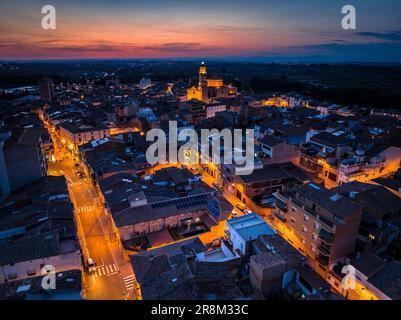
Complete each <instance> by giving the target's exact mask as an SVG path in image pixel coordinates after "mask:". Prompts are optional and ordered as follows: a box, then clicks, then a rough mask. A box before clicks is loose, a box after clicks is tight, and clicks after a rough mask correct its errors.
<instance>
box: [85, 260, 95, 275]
mask: <svg viewBox="0 0 401 320" xmlns="http://www.w3.org/2000/svg"><path fill="white" fill-rule="evenodd" d="M86 267H87V268H88V271H89V272H92V271H95V270H96V263H95V261H93V259H92V258H88V261H87V262H86Z"/></svg>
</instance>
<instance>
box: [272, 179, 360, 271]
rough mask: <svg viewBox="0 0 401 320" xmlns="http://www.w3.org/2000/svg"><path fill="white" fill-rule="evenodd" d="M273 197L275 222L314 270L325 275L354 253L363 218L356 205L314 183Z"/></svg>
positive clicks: (281, 192)
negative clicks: (286, 232) (285, 231)
mask: <svg viewBox="0 0 401 320" xmlns="http://www.w3.org/2000/svg"><path fill="white" fill-rule="evenodd" d="M276 197H277V201H276V209H277V210H276V211H275V212H274V215H275V219H277V220H278V221H280V223H281V224H282V225H284V226H285V228H286V230H289V233H290V235H291V236H293V238H292V239H291V241H292V242H294V245H295V246H297V249H298V250H299V251H300V252H301V253H303V254H304V255H305V256H306V257H307V263H308V264H309V265H310V266H311V267H312V268H314V269H315V271H317V272H318V273H320V274H321V275H323V276H325V275H326V274H327V272H328V271H329V270H330V269H331V268H332V267H333V265H334V264H335V263H336V262H337V261H339V260H341V259H343V258H344V257H346V256H347V255H349V254H351V253H353V251H354V246H355V241H356V238H357V235H358V229H359V225H360V221H361V217H362V207H361V206H360V205H359V204H357V203H356V202H354V201H352V200H351V199H348V198H346V197H343V196H341V195H339V194H337V193H335V192H333V191H330V190H328V189H326V188H324V187H321V186H318V185H316V184H313V183H309V184H307V185H305V186H302V187H300V188H296V189H294V190H285V191H278V192H277V193H276ZM290 235H289V236H290ZM295 241H296V242H295Z"/></svg>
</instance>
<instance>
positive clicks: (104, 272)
mask: <svg viewBox="0 0 401 320" xmlns="http://www.w3.org/2000/svg"><path fill="white" fill-rule="evenodd" d="M118 271H119V270H118V267H117V266H116V265H115V264H108V265H102V266H98V267H97V268H96V271H95V274H96V277H102V276H111V275H114V274H116V273H118Z"/></svg>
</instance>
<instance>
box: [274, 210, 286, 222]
mask: <svg viewBox="0 0 401 320" xmlns="http://www.w3.org/2000/svg"><path fill="white" fill-rule="evenodd" d="M273 215H274V216H275V217H276V218H277V219H279V220H280V221H281V222H284V223H286V222H287V218H286V217H285V216H284V215H282V214H281V213H279V212H277V211H274V212H273Z"/></svg>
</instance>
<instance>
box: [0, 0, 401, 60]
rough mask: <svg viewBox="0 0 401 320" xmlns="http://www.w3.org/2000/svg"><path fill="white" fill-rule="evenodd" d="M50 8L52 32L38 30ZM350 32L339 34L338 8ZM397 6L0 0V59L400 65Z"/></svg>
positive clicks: (270, 0)
mask: <svg viewBox="0 0 401 320" xmlns="http://www.w3.org/2000/svg"><path fill="white" fill-rule="evenodd" d="M46 4H52V5H54V6H55V8H56V13H57V29H56V30H48V31H45V30H43V29H42V28H41V19H42V16H43V15H42V14H41V8H42V6H43V5H46ZM346 4H352V5H354V6H355V7H356V10H357V29H356V30H343V29H342V28H341V19H342V14H341V8H342V6H343V5H346ZM400 12H401V1H399V0H381V1H372V0H352V1H337V0H330V1H321V0H309V1H299V0H287V1H283V0H265V1H255V0H247V1H237V0H231V1H224V0H223V1H217V0H213V1H211V0H203V1H190V0H186V1H179V0H159V1H155V0H147V1H136V0H111V1H110V0H86V1H78V0H69V1H59V0H47V1H35V0H29V1H22V0H12V1H6V0H0V59H68V58H74V59H76V58H162V57H169V58H172V57H177V58H180V57H181V58H185V57H205V58H208V57H209V58H210V57H283V56H284V57H310V58H311V59H314V58H316V57H325V58H327V59H328V60H361V61H366V60H372V61H373V60H375V61H377V60H380V61H401V14H400Z"/></svg>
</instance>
